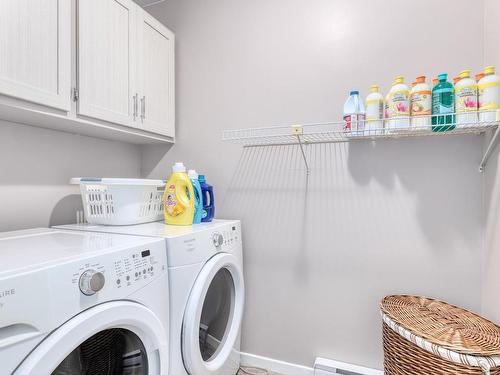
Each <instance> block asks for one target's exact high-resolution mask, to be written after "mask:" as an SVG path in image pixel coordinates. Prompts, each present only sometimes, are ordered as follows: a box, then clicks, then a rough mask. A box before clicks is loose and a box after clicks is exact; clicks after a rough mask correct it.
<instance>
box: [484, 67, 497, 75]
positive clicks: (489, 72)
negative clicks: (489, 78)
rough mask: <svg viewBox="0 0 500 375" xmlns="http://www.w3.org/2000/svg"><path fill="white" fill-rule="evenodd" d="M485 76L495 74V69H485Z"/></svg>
mask: <svg viewBox="0 0 500 375" xmlns="http://www.w3.org/2000/svg"><path fill="white" fill-rule="evenodd" d="M484 74H485V75H490V74H495V67H494V66H487V67H486V68H484Z"/></svg>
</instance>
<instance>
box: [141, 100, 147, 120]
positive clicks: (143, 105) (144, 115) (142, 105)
mask: <svg viewBox="0 0 500 375" xmlns="http://www.w3.org/2000/svg"><path fill="white" fill-rule="evenodd" d="M141 119H142V120H143V121H144V120H145V119H146V95H144V96H143V97H142V98H141Z"/></svg>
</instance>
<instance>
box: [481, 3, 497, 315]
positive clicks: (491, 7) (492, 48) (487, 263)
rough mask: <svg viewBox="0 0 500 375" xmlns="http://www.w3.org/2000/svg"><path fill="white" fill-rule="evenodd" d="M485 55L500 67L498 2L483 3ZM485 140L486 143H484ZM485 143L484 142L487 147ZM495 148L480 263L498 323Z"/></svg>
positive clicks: (488, 307)
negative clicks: (482, 257) (483, 253)
mask: <svg viewBox="0 0 500 375" xmlns="http://www.w3.org/2000/svg"><path fill="white" fill-rule="evenodd" d="M484 15H485V22H484V31H485V33H484V35H485V39H484V41H485V55H484V61H485V64H486V65H496V66H497V67H500V33H499V32H498V19H499V17H500V2H498V1H496V0H485V9H484ZM486 141H488V140H486ZM486 144H487V143H485V145H486ZM499 150H500V148H499V147H497V148H496V149H495V151H494V152H493V154H492V155H491V157H490V160H489V162H488V166H487V168H486V171H485V176H484V178H485V180H484V181H485V182H484V188H485V199H484V215H485V237H484V239H485V255H484V261H483V266H484V269H483V273H482V275H483V278H482V282H483V288H482V291H483V298H482V310H483V314H484V315H485V316H486V317H488V318H490V319H492V320H493V321H496V322H499V321H500V298H498V286H499V285H500V216H499V215H500V164H499V163H498V158H499Z"/></svg>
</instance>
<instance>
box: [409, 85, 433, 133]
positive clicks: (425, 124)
mask: <svg viewBox="0 0 500 375" xmlns="http://www.w3.org/2000/svg"><path fill="white" fill-rule="evenodd" d="M431 114H432V91H431V88H430V86H429V85H428V84H427V82H425V76H419V77H417V78H416V81H415V86H413V87H412V88H411V91H410V115H411V128H412V130H416V131H429V130H431Z"/></svg>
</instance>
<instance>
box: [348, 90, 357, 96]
mask: <svg viewBox="0 0 500 375" xmlns="http://www.w3.org/2000/svg"><path fill="white" fill-rule="evenodd" d="M349 95H359V91H358V90H353V91H351V92H350V93H349Z"/></svg>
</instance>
